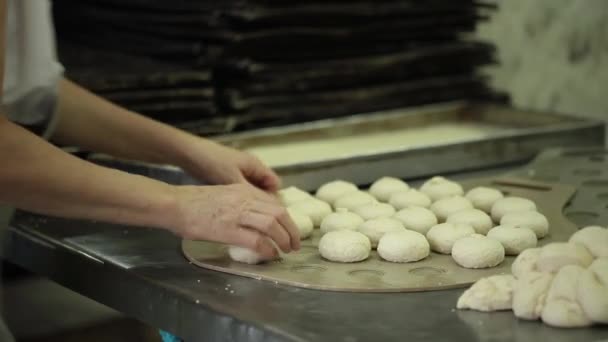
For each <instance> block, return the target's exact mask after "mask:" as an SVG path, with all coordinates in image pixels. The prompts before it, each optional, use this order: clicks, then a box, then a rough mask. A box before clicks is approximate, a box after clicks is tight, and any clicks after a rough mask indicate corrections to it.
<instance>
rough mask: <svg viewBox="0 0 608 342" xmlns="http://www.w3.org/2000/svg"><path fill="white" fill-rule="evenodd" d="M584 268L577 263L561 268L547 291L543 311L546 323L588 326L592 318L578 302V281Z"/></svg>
mask: <svg viewBox="0 0 608 342" xmlns="http://www.w3.org/2000/svg"><path fill="white" fill-rule="evenodd" d="M583 271H584V269H583V268H582V267H580V266H577V265H567V266H564V267H563V268H562V269H560V270H559V272H558V273H557V275H555V278H554V279H553V282H552V283H551V286H550V287H549V292H548V293H547V302H546V303H545V307H544V308H543V311H542V313H541V318H542V320H543V322H544V323H546V324H548V325H550V326H553V327H558V328H559V327H561V328H576V327H586V326H589V325H591V320H590V319H589V318H588V317H587V316H586V315H585V312H583V308H582V307H581V305H580V304H579V303H578V300H577V299H576V297H577V289H576V287H577V282H578V280H579V279H580V278H581V276H582V274H583Z"/></svg>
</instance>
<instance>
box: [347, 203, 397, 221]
mask: <svg viewBox="0 0 608 342" xmlns="http://www.w3.org/2000/svg"><path fill="white" fill-rule="evenodd" d="M353 212H354V213H355V214H357V215H359V216H361V218H362V219H363V220H365V221H367V220H372V219H376V218H381V217H391V216H393V215H395V208H393V206H392V205H390V204H386V203H380V202H376V203H371V204H364V205H361V206H358V207H356V208H355V209H354V210H353Z"/></svg>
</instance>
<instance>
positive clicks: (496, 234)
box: [488, 226, 537, 255]
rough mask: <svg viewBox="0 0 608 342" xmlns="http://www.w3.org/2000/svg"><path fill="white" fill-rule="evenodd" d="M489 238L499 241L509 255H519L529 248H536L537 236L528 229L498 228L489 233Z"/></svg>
mask: <svg viewBox="0 0 608 342" xmlns="http://www.w3.org/2000/svg"><path fill="white" fill-rule="evenodd" d="M488 237H489V238H491V239H494V240H496V241H499V242H500V243H501V244H502V245H503V247H504V248H505V253H506V254H507V255H518V254H519V253H521V252H523V251H525V250H526V249H528V248H534V247H536V243H537V240H536V234H534V232H533V231H532V230H530V229H528V228H515V227H513V226H497V227H494V228H492V229H491V230H490V231H489V232H488Z"/></svg>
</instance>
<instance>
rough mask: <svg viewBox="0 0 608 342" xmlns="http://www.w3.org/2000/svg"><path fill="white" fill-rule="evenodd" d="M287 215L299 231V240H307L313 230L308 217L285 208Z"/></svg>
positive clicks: (312, 224) (313, 226)
mask: <svg viewBox="0 0 608 342" xmlns="http://www.w3.org/2000/svg"><path fill="white" fill-rule="evenodd" d="M287 213H289V217H290V218H291V220H292V221H293V223H295V225H296V227H298V230H299V231H300V240H304V239H307V238H309V237H310V235H312V231H313V229H314V228H315V225H314V223H312V220H311V219H310V217H309V216H308V215H306V214H303V213H301V212H299V211H297V210H295V209H293V208H287Z"/></svg>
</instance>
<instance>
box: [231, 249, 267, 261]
mask: <svg viewBox="0 0 608 342" xmlns="http://www.w3.org/2000/svg"><path fill="white" fill-rule="evenodd" d="M228 255H229V256H230V259H232V260H234V261H237V262H242V263H245V264H250V265H255V264H259V263H262V262H265V261H269V260H267V259H264V257H262V256H261V255H260V254H258V253H257V252H256V251H254V250H252V249H249V248H245V247H239V246H229V247H228Z"/></svg>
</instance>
